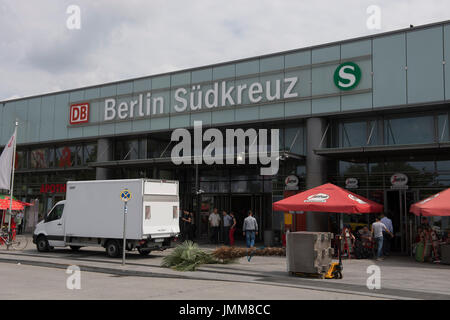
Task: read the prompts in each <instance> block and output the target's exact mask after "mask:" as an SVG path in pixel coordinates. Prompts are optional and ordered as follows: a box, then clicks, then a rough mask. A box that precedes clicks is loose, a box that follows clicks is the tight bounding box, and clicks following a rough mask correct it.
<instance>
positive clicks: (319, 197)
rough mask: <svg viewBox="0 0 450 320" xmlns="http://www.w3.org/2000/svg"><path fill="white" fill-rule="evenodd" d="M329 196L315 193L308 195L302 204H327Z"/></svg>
mask: <svg viewBox="0 0 450 320" xmlns="http://www.w3.org/2000/svg"><path fill="white" fill-rule="evenodd" d="M329 198H330V196H329V195H328V194H326V193H317V194H313V195H310V196H309V197H308V198H306V200H304V202H327V200H328V199H329Z"/></svg>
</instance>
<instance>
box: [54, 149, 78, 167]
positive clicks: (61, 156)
mask: <svg viewBox="0 0 450 320" xmlns="http://www.w3.org/2000/svg"><path fill="white" fill-rule="evenodd" d="M73 151H74V149H73V148H71V147H67V146H66V147H59V148H56V165H57V166H58V168H66V167H72V166H73V163H74V160H73V159H74V158H75V157H76V154H73Z"/></svg>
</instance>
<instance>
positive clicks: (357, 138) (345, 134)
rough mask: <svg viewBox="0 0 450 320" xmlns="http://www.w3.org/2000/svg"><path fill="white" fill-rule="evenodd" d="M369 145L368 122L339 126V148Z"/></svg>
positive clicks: (348, 123)
mask: <svg viewBox="0 0 450 320" xmlns="http://www.w3.org/2000/svg"><path fill="white" fill-rule="evenodd" d="M366 143H367V122H365V121H364V122H345V123H341V124H340V125H339V146H340V147H360V146H365V145H366Z"/></svg>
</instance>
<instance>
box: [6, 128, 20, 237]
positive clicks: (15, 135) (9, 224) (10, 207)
mask: <svg viewBox="0 0 450 320" xmlns="http://www.w3.org/2000/svg"><path fill="white" fill-rule="evenodd" d="M18 126H19V122H18V121H17V120H16V127H15V128H14V147H13V164H12V177H11V195H10V199H9V217H8V234H9V232H10V231H11V216H12V202H13V191H14V169H15V166H16V142H17V127H18Z"/></svg>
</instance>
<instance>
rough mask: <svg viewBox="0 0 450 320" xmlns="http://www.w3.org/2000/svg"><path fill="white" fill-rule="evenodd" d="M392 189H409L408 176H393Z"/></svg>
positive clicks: (401, 174)
mask: <svg viewBox="0 0 450 320" xmlns="http://www.w3.org/2000/svg"><path fill="white" fill-rule="evenodd" d="M391 189H408V176H407V175H406V174H403V173H396V174H393V175H392V176H391Z"/></svg>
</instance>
